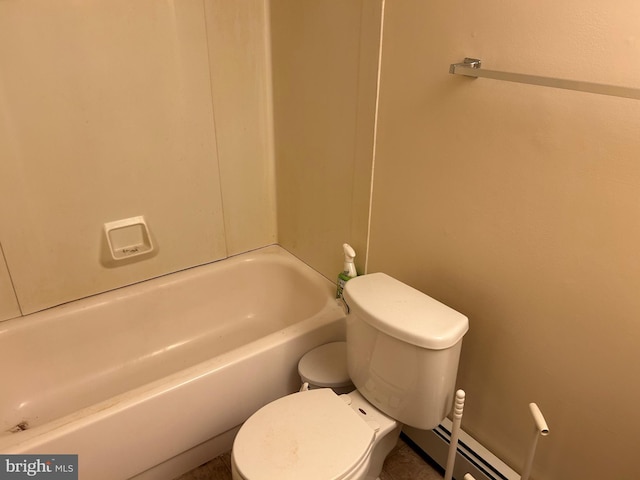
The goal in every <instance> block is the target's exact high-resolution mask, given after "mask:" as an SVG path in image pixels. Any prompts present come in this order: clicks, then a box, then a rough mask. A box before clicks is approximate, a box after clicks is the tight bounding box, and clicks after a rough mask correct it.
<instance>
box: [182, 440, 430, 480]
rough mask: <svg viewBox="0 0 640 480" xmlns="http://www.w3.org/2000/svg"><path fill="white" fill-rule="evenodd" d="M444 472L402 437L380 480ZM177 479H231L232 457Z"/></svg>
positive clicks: (425, 478)
mask: <svg viewBox="0 0 640 480" xmlns="http://www.w3.org/2000/svg"><path fill="white" fill-rule="evenodd" d="M441 478H442V474H441V473H440V472H439V471H437V470H436V469H435V468H434V467H432V466H431V465H430V464H429V463H427V462H426V461H425V460H423V459H422V458H421V457H420V456H419V455H418V454H417V453H416V452H414V451H413V449H412V448H411V447H410V446H409V445H408V444H407V443H406V442H405V441H404V440H402V439H400V440H399V441H398V444H397V445H396V447H395V448H394V449H393V450H392V451H391V453H390V454H389V456H388V457H387V459H386V460H385V462H384V468H383V469H382V474H381V475H380V480H440V479H441ZM176 480H231V457H230V454H228V453H227V454H225V455H222V456H220V457H217V458H214V459H213V460H211V461H210V462H208V463H205V464H204V465H201V466H200V467H198V468H196V469H194V470H191V471H190V472H187V473H185V474H184V475H182V476H181V477H179V478H178V479H176Z"/></svg>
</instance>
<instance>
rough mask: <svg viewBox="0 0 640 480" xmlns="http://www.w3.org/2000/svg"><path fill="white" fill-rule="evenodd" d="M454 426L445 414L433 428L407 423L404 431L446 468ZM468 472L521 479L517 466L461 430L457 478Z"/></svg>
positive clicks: (491, 479)
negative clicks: (514, 468)
mask: <svg viewBox="0 0 640 480" xmlns="http://www.w3.org/2000/svg"><path fill="white" fill-rule="evenodd" d="M451 426H452V424H451V421H450V420H449V419H448V418H445V419H444V421H443V422H442V423H441V424H440V425H438V427H436V428H435V429H433V430H418V429H415V428H412V427H406V426H405V427H404V429H403V432H404V433H405V435H407V437H409V439H410V440H411V441H412V442H413V443H414V444H415V445H416V446H417V447H418V448H420V449H421V450H422V451H423V452H424V453H425V454H426V455H427V456H429V457H430V458H431V459H432V460H433V461H434V462H436V463H437V464H438V465H440V466H441V467H442V468H443V469H444V468H445V466H446V464H447V455H448V453H449V443H450V440H451ZM466 473H470V474H471V475H473V476H474V477H475V478H476V480H520V475H518V474H517V473H516V472H515V471H514V470H513V469H511V468H510V467H509V466H508V465H507V464H505V463H504V462H503V461H502V460H500V459H499V458H498V457H496V456H495V455H494V454H493V453H491V452H490V451H489V450H487V449H486V448H485V447H483V446H482V445H481V444H480V443H479V442H478V441H476V440H475V439H474V438H473V437H471V435H469V434H467V433H466V432H465V431H463V430H460V435H459V441H458V453H457V456H456V463H455V468H454V471H453V478H454V479H456V480H462V478H463V477H464V475H465V474H466Z"/></svg>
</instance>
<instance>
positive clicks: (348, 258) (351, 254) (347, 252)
mask: <svg viewBox="0 0 640 480" xmlns="http://www.w3.org/2000/svg"><path fill="white" fill-rule="evenodd" d="M342 249H343V250H344V267H343V268H342V272H340V275H338V290H337V292H336V298H342V291H343V290H344V286H345V284H346V283H347V282H348V281H349V280H350V279H352V278H353V277H357V276H358V273H357V272H356V266H355V264H354V263H353V259H354V258H356V251H355V250H354V249H353V248H352V247H351V245H349V244H348V243H344V244H342Z"/></svg>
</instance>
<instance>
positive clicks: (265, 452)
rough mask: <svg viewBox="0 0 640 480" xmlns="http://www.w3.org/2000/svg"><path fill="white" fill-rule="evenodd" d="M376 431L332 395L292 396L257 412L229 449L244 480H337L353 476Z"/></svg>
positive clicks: (329, 392) (312, 392)
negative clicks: (231, 448)
mask: <svg viewBox="0 0 640 480" xmlns="http://www.w3.org/2000/svg"><path fill="white" fill-rule="evenodd" d="M374 439H375V430H374V428H372V426H371V425H369V424H367V422H366V421H364V420H363V419H362V418H360V417H359V416H358V414H357V413H356V412H355V411H354V410H353V409H352V408H351V407H350V406H349V405H348V404H347V403H346V401H345V400H343V398H342V397H340V396H338V395H336V394H335V393H334V392H333V391H332V390H331V389H328V388H323V389H318V390H309V391H306V392H300V393H294V394H292V395H287V396H286V397H283V398H280V399H278V400H276V401H274V402H272V403H270V404H268V405H266V406H264V407H262V408H261V409H260V410H258V411H257V412H256V413H255V414H253V415H252V416H251V417H250V418H249V419H248V420H247V421H246V422H245V424H244V425H243V426H242V428H241V429H240V431H239V432H238V435H237V436H236V439H235V441H234V444H233V451H232V455H233V462H234V464H235V467H236V468H237V470H238V473H239V474H240V475H241V476H242V477H243V478H244V479H247V480H260V479H270V480H271V479H278V480H288V479H292V480H293V479H295V480H299V479H302V478H304V479H309V480H312V479H322V480H340V479H345V478H348V477H349V476H350V475H351V474H352V473H354V472H355V471H357V470H358V469H359V468H360V467H361V465H362V463H363V461H364V460H366V458H367V455H368V453H369V450H370V449H371V446H372V444H373V441H374Z"/></svg>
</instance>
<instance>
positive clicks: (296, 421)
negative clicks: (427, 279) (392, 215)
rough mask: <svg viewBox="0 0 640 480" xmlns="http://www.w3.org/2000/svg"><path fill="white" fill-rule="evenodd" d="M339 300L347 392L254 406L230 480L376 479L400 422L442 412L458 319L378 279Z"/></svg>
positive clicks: (428, 420) (461, 329)
mask: <svg viewBox="0 0 640 480" xmlns="http://www.w3.org/2000/svg"><path fill="white" fill-rule="evenodd" d="M344 300H345V302H346V304H347V306H348V309H349V313H348V315H347V320H346V328H347V338H346V363H347V369H348V375H349V377H350V380H351V381H352V382H353V384H354V385H355V390H353V391H351V392H350V393H346V394H339V393H336V392H335V391H334V390H332V389H331V388H312V389H309V390H306V391H301V392H298V393H294V394H291V395H287V396H285V397H282V398H279V399H277V400H275V401H273V402H271V403H269V404H268V405H266V406H264V407H262V408H261V409H260V410H258V411H257V412H256V413H254V414H253V415H252V416H251V417H250V418H249V419H248V420H247V421H246V422H245V423H244V425H243V426H242V427H241V428H240V430H239V432H238V434H237V436H236V439H235V441H234V443H233V449H232V454H231V464H232V465H231V466H232V476H233V479H234V480H293V479H295V480H299V479H305V480H343V479H344V480H375V479H377V478H378V475H379V474H380V472H381V470H382V464H383V462H384V459H385V457H386V456H387V455H388V454H389V452H390V451H391V449H392V448H393V447H394V446H395V444H396V442H397V439H398V436H399V435H400V430H401V429H402V426H403V425H405V424H406V425H410V426H412V427H415V428H419V429H425V430H426V429H433V428H435V427H436V426H437V425H438V424H439V423H440V422H441V421H442V419H444V417H445V416H446V415H447V413H448V412H449V410H450V409H451V406H452V403H453V397H454V389H455V380H456V374H457V370H458V361H459V358H460V350H461V347H462V337H463V336H464V334H465V333H466V332H467V330H468V328H469V323H468V320H467V318H466V317H465V316H464V315H462V314H461V313H459V312H457V311H455V310H453V309H451V308H450V307H447V306H446V305H444V304H442V303H440V302H438V301H437V300H434V299H432V298H431V297H429V296H427V295H425V294H423V293H421V292H420V291H418V290H415V289H413V288H411V287H409V286H408V285H405V284H404V283H402V282H400V281H398V280H396V279H394V278H392V277H390V276H388V275H386V274H384V273H373V274H368V275H363V276H360V277H356V278H353V279H351V280H349V281H348V282H347V284H346V286H345V289H344ZM303 358H304V357H303ZM319 358H320V359H322V355H320V356H319ZM303 380H304V378H303ZM320 387H322V385H320Z"/></svg>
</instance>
